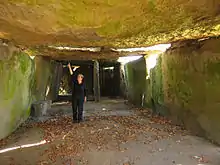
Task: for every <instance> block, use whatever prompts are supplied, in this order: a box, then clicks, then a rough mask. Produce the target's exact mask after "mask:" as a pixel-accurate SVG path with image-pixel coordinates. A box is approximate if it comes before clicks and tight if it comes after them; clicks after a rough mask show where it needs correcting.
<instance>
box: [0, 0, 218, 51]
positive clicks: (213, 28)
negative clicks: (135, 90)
mask: <svg viewBox="0 0 220 165" xmlns="http://www.w3.org/2000/svg"><path fill="white" fill-rule="evenodd" d="M219 11H220V2H219V1H218V0H193V1H190V0H155V1H153V0H147V1H146V0H138V1H135V2H134V1H133V0H111V1H107V0H104V1H103V0H87V1H81V0H75V1H72V0H63V1H56V0H40V1H35V0H1V2H0V25H1V28H0V38H4V39H9V40H14V41H15V42H16V43H18V44H21V45H43V44H50V45H56V44H57V45H60V44H69V45H70V44H71V45H74V46H111V47H135V46H148V45H153V44H158V43H165V42H171V41H177V40H183V39H192V38H204V37H207V36H217V35H219V34H220V24H219V22H220V17H219V14H220V13H219Z"/></svg>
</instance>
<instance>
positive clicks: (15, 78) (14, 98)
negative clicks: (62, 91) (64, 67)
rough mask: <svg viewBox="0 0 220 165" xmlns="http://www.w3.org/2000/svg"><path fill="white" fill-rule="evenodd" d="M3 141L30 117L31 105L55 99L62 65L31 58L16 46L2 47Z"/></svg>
mask: <svg viewBox="0 0 220 165" xmlns="http://www.w3.org/2000/svg"><path fill="white" fill-rule="evenodd" d="M0 57H1V58H0V139H2V138H4V137H6V136H7V135H9V134H10V133H11V132H13V131H14V130H15V129H16V128H17V127H18V126H19V125H20V124H21V123H22V122H24V121H25V120H26V119H27V118H28V117H29V115H30V111H31V104H32V103H33V102H35V101H39V100H44V99H46V100H48V99H49V100H54V99H56V96H57V94H58V86H59V81H60V77H61V76H58V74H57V73H58V71H59V69H60V68H61V67H60V65H59V64H58V63H56V62H54V61H52V60H50V59H48V58H45V57H41V56H36V57H35V58H34V59H31V58H30V56H29V55H27V54H26V53H24V52H22V51H19V50H18V49H17V48H15V47H13V46H7V45H0Z"/></svg>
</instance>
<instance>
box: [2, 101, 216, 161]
mask: <svg viewBox="0 0 220 165" xmlns="http://www.w3.org/2000/svg"><path fill="white" fill-rule="evenodd" d="M71 115H72V113H71V104H69V103H65V102H63V103H56V104H54V105H53V106H52V108H51V109H50V110H49V115H48V116H47V117H44V118H42V119H41V120H40V121H32V120H31V121H28V122H27V123H25V124H24V125H23V126H21V127H20V128H19V129H18V130H17V131H16V132H14V133H13V134H12V135H11V136H9V137H8V138H6V139H4V140H3V141H1V142H0V165H26V164H27V165H29V164H31V165H32V164H33V165H35V164H37V165H38V164H39V165H46V164H55V165H56V164H57V165H61V164H65V165H80V164H88V165H220V148H219V147H218V146H215V145H213V144H211V143H209V142H207V141H206V140H204V139H202V138H199V137H195V136H192V135H191V134H190V133H188V132H187V131H185V130H183V129H182V128H180V127H177V126H174V125H172V124H170V122H169V121H167V120H165V119H162V118H159V117H151V116H150V115H149V113H148V111H147V110H139V109H136V108H131V107H129V106H128V105H126V104H124V101H123V100H107V99H105V100H102V101H101V102H100V103H95V102H88V103H86V104H85V114H84V116H85V118H86V121H85V122H83V123H80V124H72V123H71ZM28 145H29V146H28ZM31 145H32V146H31ZM15 147H17V148H15Z"/></svg>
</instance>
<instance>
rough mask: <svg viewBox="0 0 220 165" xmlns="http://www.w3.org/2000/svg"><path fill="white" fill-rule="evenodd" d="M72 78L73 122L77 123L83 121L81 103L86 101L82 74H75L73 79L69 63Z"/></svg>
mask: <svg viewBox="0 0 220 165" xmlns="http://www.w3.org/2000/svg"><path fill="white" fill-rule="evenodd" d="M68 68H69V71H70V74H71V76H72V77H73V78H72V109H73V122H74V123H75V122H77V123H79V122H80V121H83V104H84V102H86V87H85V83H84V81H83V79H84V76H83V75H82V74H78V75H77V79H76V80H75V79H74V74H73V71H75V68H74V69H73V70H72V68H71V65H70V63H69V64H68Z"/></svg>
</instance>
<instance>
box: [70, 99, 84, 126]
mask: <svg viewBox="0 0 220 165" xmlns="http://www.w3.org/2000/svg"><path fill="white" fill-rule="evenodd" d="M83 103H84V98H74V97H73V98H72V109H73V122H80V121H82V120H83Z"/></svg>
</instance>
